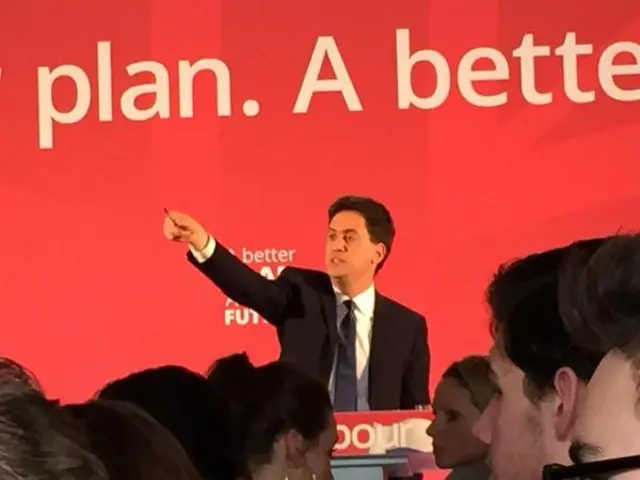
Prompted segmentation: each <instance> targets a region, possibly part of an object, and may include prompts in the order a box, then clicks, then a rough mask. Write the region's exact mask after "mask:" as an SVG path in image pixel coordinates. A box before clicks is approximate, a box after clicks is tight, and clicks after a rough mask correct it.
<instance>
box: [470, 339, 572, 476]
mask: <svg viewBox="0 0 640 480" xmlns="http://www.w3.org/2000/svg"><path fill="white" fill-rule="evenodd" d="M489 362H490V364H491V368H492V370H493V372H494V374H495V380H496V383H497V385H498V387H499V393H498V394H497V395H496V396H495V397H494V399H493V400H492V401H491V403H490V404H489V406H488V407H487V408H486V409H485V411H484V412H483V413H482V414H481V416H480V418H479V420H478V423H477V424H476V426H475V428H474V433H475V435H476V436H478V438H480V439H481V440H483V441H484V442H486V443H487V444H489V462H490V465H491V469H492V471H493V475H494V479H495V480H539V479H540V478H541V472H542V468H543V466H544V465H546V464H548V463H562V464H567V463H569V458H568V446H569V441H568V438H567V439H566V440H562V439H558V434H557V433H558V432H557V427H558V411H560V410H562V406H561V405H562V403H561V402H560V400H559V397H558V396H557V395H555V394H550V395H549V396H548V397H545V399H544V400H542V401H540V402H538V403H537V404H534V403H533V402H532V401H531V400H530V399H529V398H528V397H527V396H526V394H525V381H524V379H525V377H524V373H523V372H522V370H520V369H519V368H518V367H516V366H515V365H514V364H513V363H512V362H511V361H510V360H509V359H508V358H507V357H506V355H505V354H504V353H502V352H501V351H500V350H499V349H496V348H495V347H494V349H492V351H491V353H490V354H489ZM564 408H565V411H564V413H562V415H563V418H564V416H566V415H567V414H569V413H570V412H568V411H567V408H571V409H573V408H575V405H573V406H570V405H566V404H565V405H564ZM560 420H562V419H560Z"/></svg>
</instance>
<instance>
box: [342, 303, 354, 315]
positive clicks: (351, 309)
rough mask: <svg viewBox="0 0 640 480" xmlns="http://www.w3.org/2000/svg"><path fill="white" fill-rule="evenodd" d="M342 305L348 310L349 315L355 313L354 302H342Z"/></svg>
mask: <svg viewBox="0 0 640 480" xmlns="http://www.w3.org/2000/svg"><path fill="white" fill-rule="evenodd" d="M342 304H343V305H344V306H345V307H346V308H347V313H353V310H354V308H355V305H356V304H355V303H353V300H345V301H344V302H342Z"/></svg>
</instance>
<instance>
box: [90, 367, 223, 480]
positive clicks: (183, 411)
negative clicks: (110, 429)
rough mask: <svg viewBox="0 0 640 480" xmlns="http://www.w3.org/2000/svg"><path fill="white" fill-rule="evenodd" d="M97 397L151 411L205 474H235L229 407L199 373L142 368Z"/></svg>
mask: <svg viewBox="0 0 640 480" xmlns="http://www.w3.org/2000/svg"><path fill="white" fill-rule="evenodd" d="M98 397H99V398H100V399H103V400H122V401H127V402H131V403H133V404H135V405H137V406H138V407H140V408H142V409H143V410H145V411H146V412H147V413H149V414H150V415H151V416H152V417H153V418H154V419H155V420H156V421H158V422H159V423H160V424H161V425H163V426H164V427H165V428H167V429H168V430H169V431H170V432H171V433H172V434H173V435H174V436H175V437H176V438H177V439H178V441H179V442H180V444H181V445H182V448H183V449H184V451H185V452H186V453H187V455H188V457H189V458H190V459H191V461H192V463H193V465H194V466H195V467H196V469H197V470H198V473H199V474H200V476H201V477H202V478H203V479H205V480H209V479H214V478H216V479H217V478H229V477H230V476H233V462H232V460H231V458H232V451H231V445H230V443H229V440H228V435H229V431H230V424H229V422H230V419H229V413H228V408H227V405H226V402H224V401H223V400H222V399H220V398H218V397H217V396H216V395H214V393H213V391H212V390H211V388H210V387H209V384H208V383H207V380H206V379H205V378H204V377H203V376H202V375H199V374H197V373H195V372H192V371H191V370H188V369H186V368H183V367H178V366H164V367H159V368H154V369H148V370H143V371H140V372H136V373H133V374H131V375H129V376H127V377H125V378H122V379H119V380H116V381H114V382H112V383H110V384H108V385H107V386H106V387H104V388H103V389H102V391H100V392H99V393H98Z"/></svg>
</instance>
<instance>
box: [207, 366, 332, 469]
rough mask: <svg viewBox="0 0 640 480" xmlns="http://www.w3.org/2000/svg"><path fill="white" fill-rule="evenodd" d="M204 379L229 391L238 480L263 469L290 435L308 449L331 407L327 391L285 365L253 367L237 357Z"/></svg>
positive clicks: (218, 367) (318, 434) (323, 429)
mask: <svg viewBox="0 0 640 480" xmlns="http://www.w3.org/2000/svg"><path fill="white" fill-rule="evenodd" d="M209 378H212V379H214V384H215V385H216V388H220V389H223V390H227V389H230V390H231V391H233V394H232V395H230V396H229V397H228V398H229V399H231V401H233V402H234V403H235V408H234V411H235V412H236V415H235V422H236V428H237V429H238V430H239V431H240V432H241V435H240V439H239V444H237V445H236V447H237V448H238V456H237V462H238V467H237V468H238V477H242V478H249V479H250V478H252V477H253V474H254V472H256V471H258V470H259V469H260V468H261V467H264V466H265V465H268V464H269V463H270V462H271V461H272V457H273V453H274V445H275V443H276V442H277V440H278V439H279V438H281V437H282V436H284V435H286V434H287V433H289V432H291V431H295V432H297V433H298V434H299V435H300V436H301V437H302V438H303V439H304V440H305V441H306V442H309V443H311V444H313V443H315V442H317V441H318V439H319V437H320V435H321V434H322V433H323V432H324V431H325V430H326V429H327V428H328V427H329V422H330V420H331V418H332V405H331V399H330V397H329V393H328V391H327V389H326V387H325V386H324V385H322V384H321V383H319V382H317V381H316V380H315V379H313V378H311V377H308V376H307V375H305V374H303V373H301V372H299V371H298V370H297V369H295V367H293V366H291V365H289V364H286V363H283V362H273V363H269V364H267V365H263V366H260V367H255V366H254V365H252V363H251V362H250V360H249V358H248V356H247V355H246V354H236V355H232V356H231V357H228V358H226V359H221V360H219V361H218V362H216V364H215V365H214V367H213V368H212V369H211V371H210V373H209Z"/></svg>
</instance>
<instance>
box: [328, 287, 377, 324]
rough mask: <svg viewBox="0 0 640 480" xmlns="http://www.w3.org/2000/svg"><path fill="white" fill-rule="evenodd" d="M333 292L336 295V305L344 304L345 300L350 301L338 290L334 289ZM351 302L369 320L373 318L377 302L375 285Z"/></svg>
mask: <svg viewBox="0 0 640 480" xmlns="http://www.w3.org/2000/svg"><path fill="white" fill-rule="evenodd" d="M333 291H334V292H335V294H336V303H337V304H338V305H340V304H341V303H343V302H344V301H345V300H349V297H347V296H346V295H345V294H343V293H342V292H340V291H339V290H338V289H337V288H335V287H333ZM351 300H353V303H354V304H355V306H356V310H358V311H359V312H360V313H362V314H363V315H365V316H366V317H368V318H371V317H373V309H374V307H375V302H376V289H375V286H374V285H373V283H372V284H371V286H370V287H369V288H367V289H366V290H365V291H364V292H362V293H360V294H358V295H356V296H355V297H353V298H352V299H351Z"/></svg>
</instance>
